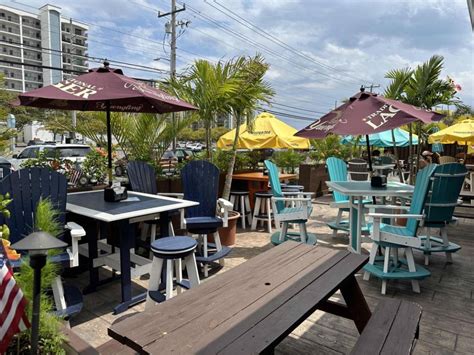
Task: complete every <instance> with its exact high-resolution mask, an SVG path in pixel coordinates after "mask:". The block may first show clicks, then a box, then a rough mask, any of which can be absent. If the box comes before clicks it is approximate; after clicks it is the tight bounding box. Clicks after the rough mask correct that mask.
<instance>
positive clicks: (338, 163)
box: [326, 157, 372, 237]
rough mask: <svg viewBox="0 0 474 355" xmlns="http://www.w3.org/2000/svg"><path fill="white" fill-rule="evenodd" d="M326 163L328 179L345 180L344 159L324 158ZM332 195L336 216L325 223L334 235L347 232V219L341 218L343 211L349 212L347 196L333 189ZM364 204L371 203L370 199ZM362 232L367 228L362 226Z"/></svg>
mask: <svg viewBox="0 0 474 355" xmlns="http://www.w3.org/2000/svg"><path fill="white" fill-rule="evenodd" d="M326 165H327V167H328V172H329V180H330V181H347V164H346V162H345V161H344V160H342V159H339V158H335V157H330V158H328V159H327V160H326ZM332 197H333V199H334V201H333V202H332V203H331V207H333V208H337V209H338V212H337V217H336V220H335V221H334V222H329V223H326V224H327V226H328V227H329V228H331V229H332V231H333V237H336V235H337V231H338V230H342V231H345V232H347V233H349V230H350V227H349V221H348V220H343V219H342V214H343V213H344V212H347V213H349V196H346V195H343V194H341V193H340V192H337V191H333V193H332ZM363 203H364V204H368V203H372V201H370V200H364V201H363ZM363 232H365V233H367V232H368V229H367V228H364V230H363Z"/></svg>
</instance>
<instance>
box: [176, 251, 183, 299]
mask: <svg viewBox="0 0 474 355" xmlns="http://www.w3.org/2000/svg"><path fill="white" fill-rule="evenodd" d="M174 272H175V273H176V282H177V283H178V285H177V286H176V293H177V294H178V295H179V294H180V293H181V292H182V291H183V290H182V287H181V286H179V283H180V282H181V281H183V267H182V263H181V258H178V259H176V260H175V262H174Z"/></svg>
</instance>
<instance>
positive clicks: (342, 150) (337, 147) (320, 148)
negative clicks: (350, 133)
mask: <svg viewBox="0 0 474 355" xmlns="http://www.w3.org/2000/svg"><path fill="white" fill-rule="evenodd" d="M311 145H312V146H313V149H314V150H312V151H311V152H310V153H309V156H310V158H311V159H313V160H314V161H316V162H318V163H323V162H325V161H326V159H327V158H329V157H336V158H340V159H343V160H347V159H349V158H350V157H351V155H352V149H353V146H352V145H350V144H342V143H341V140H340V137H339V136H336V135H333V134H330V135H329V136H327V137H326V138H324V139H314V140H312V141H311Z"/></svg>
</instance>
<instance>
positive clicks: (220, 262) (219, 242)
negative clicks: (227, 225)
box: [206, 232, 225, 266]
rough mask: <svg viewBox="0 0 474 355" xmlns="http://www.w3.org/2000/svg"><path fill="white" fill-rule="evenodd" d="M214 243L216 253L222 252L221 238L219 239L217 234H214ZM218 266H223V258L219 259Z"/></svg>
mask: <svg viewBox="0 0 474 355" xmlns="http://www.w3.org/2000/svg"><path fill="white" fill-rule="evenodd" d="M206 238H207V237H206ZM214 243H215V244H216V250H217V251H220V250H222V244H221V237H219V232H215V233H214ZM219 264H220V265H221V266H224V265H225V260H224V258H220V259H219Z"/></svg>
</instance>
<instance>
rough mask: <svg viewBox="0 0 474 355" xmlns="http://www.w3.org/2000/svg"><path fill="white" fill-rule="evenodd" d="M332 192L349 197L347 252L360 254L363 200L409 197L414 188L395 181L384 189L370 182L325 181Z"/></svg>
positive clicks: (390, 182)
mask: <svg viewBox="0 0 474 355" xmlns="http://www.w3.org/2000/svg"><path fill="white" fill-rule="evenodd" d="M326 184H327V186H328V187H329V188H330V189H331V190H332V191H337V192H340V193H342V194H344V195H346V196H349V211H350V217H349V227H350V231H349V238H350V241H349V250H350V251H352V252H354V253H357V254H360V253H361V239H362V223H363V221H364V211H363V208H364V206H363V203H362V201H363V199H364V198H365V197H367V196H369V197H370V196H373V197H393V196H395V197H409V196H411V195H412V194H413V190H414V187H413V186H412V185H408V184H402V183H400V182H396V181H389V182H387V187H386V188H376V187H372V186H371V185H370V181H326Z"/></svg>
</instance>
